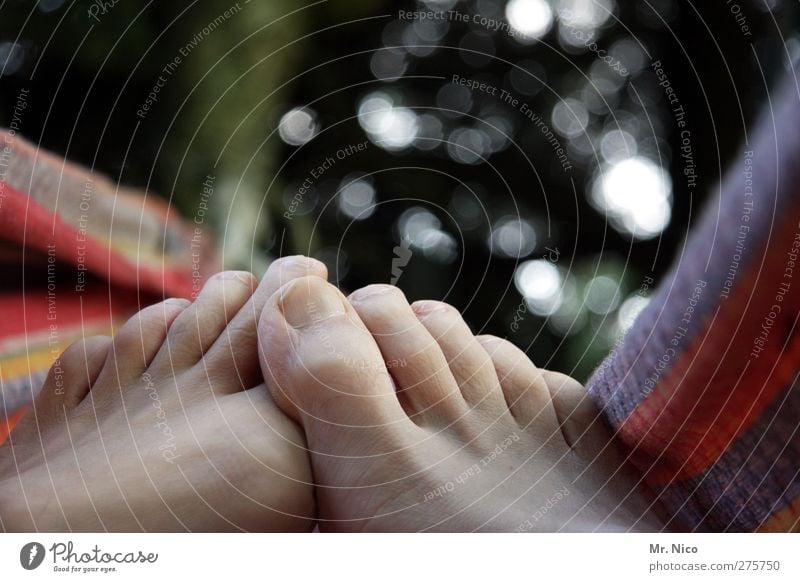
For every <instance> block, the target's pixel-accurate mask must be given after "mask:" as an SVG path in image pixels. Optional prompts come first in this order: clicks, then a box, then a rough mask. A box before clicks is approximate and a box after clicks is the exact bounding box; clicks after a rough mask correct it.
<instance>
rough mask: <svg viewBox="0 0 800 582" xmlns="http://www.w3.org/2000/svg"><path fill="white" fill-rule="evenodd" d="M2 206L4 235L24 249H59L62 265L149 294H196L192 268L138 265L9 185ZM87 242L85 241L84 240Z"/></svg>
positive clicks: (0, 229) (1, 232) (0, 222)
mask: <svg viewBox="0 0 800 582" xmlns="http://www.w3.org/2000/svg"><path fill="white" fill-rule="evenodd" d="M5 186H6V187H5V189H4V196H3V199H2V207H0V236H1V237H3V238H5V239H7V240H10V241H12V242H16V243H18V244H20V245H22V246H26V247H29V248H35V249H38V250H41V251H43V252H47V250H48V247H49V245H52V246H55V249H56V252H57V253H58V256H59V262H67V263H71V264H72V265H78V264H80V260H79V259H80V252H81V249H80V245H83V246H84V248H83V249H82V252H83V253H84V255H83V265H84V266H85V267H86V269H87V270H88V271H90V272H92V273H94V274H96V275H99V276H103V277H105V278H106V279H107V280H109V281H114V282H115V283H116V284H118V285H126V286H129V287H131V288H142V289H144V290H145V291H147V292H150V293H156V294H161V293H162V292H163V293H164V294H166V295H172V296H177V297H190V296H191V294H192V284H191V272H190V270H189V269H188V267H187V269H182V270H175V269H169V268H164V269H163V270H160V269H155V268H152V267H150V266H147V265H143V264H141V263H139V264H135V263H133V262H131V261H129V260H128V259H126V258H125V257H124V256H122V255H121V254H120V253H118V252H117V251H115V250H113V249H111V248H109V247H108V246H107V245H105V244H103V243H101V242H99V241H97V240H96V239H94V238H92V237H90V236H86V237H84V236H83V235H82V234H81V233H80V231H78V229H76V228H74V227H73V226H71V225H69V224H67V223H65V222H64V221H62V220H61V219H60V218H59V217H58V216H54V215H53V214H52V213H51V212H49V211H47V210H46V209H45V208H43V207H42V206H41V205H40V204H38V203H37V202H36V201H34V200H32V199H31V198H30V197H28V196H26V195H24V194H22V193H20V192H19V191H17V190H15V189H13V188H11V187H10V186H9V185H8V184H6V185H5ZM83 238H85V239H86V240H85V241H83V240H82V239H83Z"/></svg>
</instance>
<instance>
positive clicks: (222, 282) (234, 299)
mask: <svg viewBox="0 0 800 582" xmlns="http://www.w3.org/2000/svg"><path fill="white" fill-rule="evenodd" d="M255 287H256V280H255V277H253V275H252V274H250V273H248V272H245V271H225V272H222V273H218V274H217V275H214V276H213V277H211V278H210V279H209V280H208V281H207V282H206V284H205V285H204V286H203V289H202V290H201V291H200V295H198V296H197V299H196V300H195V301H194V303H192V304H191V305H190V306H189V307H187V308H186V309H185V310H184V311H183V312H182V313H181V314H180V315H178V317H176V318H175V321H174V322H173V323H172V325H171V326H170V328H169V331H168V332H167V337H166V340H165V341H164V343H163V345H162V346H161V348H160V349H159V351H158V354H157V355H156V357H155V360H154V361H153V364H152V366H153V368H154V369H156V370H171V371H175V372H177V371H180V370H183V369H187V368H189V367H191V366H193V365H195V364H196V363H197V362H199V361H200V358H202V357H203V354H205V353H206V351H207V350H208V349H209V348H210V347H211V345H212V344H213V343H214V342H215V341H216V340H217V338H218V337H219V336H220V334H222V332H223V331H224V330H225V327H226V326H227V324H228V322H229V321H231V320H232V319H233V317H234V316H235V315H236V314H237V313H238V312H239V310H240V309H241V308H242V306H243V305H244V304H245V303H246V302H247V300H248V299H250V297H251V296H252V295H253V291H254V290H255Z"/></svg>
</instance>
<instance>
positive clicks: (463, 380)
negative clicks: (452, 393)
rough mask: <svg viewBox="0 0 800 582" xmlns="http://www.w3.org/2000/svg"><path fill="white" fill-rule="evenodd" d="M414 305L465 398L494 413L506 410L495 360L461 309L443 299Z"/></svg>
mask: <svg viewBox="0 0 800 582" xmlns="http://www.w3.org/2000/svg"><path fill="white" fill-rule="evenodd" d="M412 307H413V309H414V312H415V313H416V315H417V317H418V318H419V320H420V322H421V323H422V325H423V326H425V328H426V329H427V330H428V331H429V332H430V334H431V335H432V336H433V337H434V339H435V340H436V341H437V343H438V344H439V346H440V348H441V350H442V352H443V353H444V356H445V358H446V359H447V362H448V364H449V366H450V370H451V371H452V373H453V376H454V377H455V379H456V382H458V385H459V386H460V388H461V393H462V394H463V396H464V399H465V400H466V401H467V402H468V403H469V404H470V405H471V406H476V407H480V408H482V409H486V410H488V411H491V412H492V413H493V414H496V413H501V412H503V411H505V410H507V408H506V406H505V401H504V399H503V394H502V392H501V391H500V383H499V382H498V379H497V374H496V373H495V369H494V365H492V360H491V358H489V355H488V354H487V353H486V350H484V349H483V347H482V346H481V344H480V343H478V341H477V340H476V339H475V336H474V335H473V334H472V331H471V330H470V328H469V326H468V325H467V323H466V322H465V321H464V319H463V318H462V317H461V314H460V313H459V312H458V310H457V309H455V308H454V307H452V306H450V305H448V304H447V303H442V302H440V301H417V302H416V303H414V305H413V306H412Z"/></svg>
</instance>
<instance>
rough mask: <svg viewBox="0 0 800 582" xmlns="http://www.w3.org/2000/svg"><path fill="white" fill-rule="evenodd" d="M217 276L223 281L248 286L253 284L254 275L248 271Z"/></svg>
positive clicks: (226, 272)
mask: <svg viewBox="0 0 800 582" xmlns="http://www.w3.org/2000/svg"><path fill="white" fill-rule="evenodd" d="M215 276H216V277H217V278H218V279H220V280H222V281H240V282H241V283H244V284H246V285H252V283H253V275H252V274H251V273H249V272H248V271H223V272H222V273H217V275H215Z"/></svg>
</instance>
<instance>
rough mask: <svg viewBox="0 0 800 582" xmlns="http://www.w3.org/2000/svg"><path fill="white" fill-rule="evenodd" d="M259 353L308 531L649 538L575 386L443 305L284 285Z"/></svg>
mask: <svg viewBox="0 0 800 582" xmlns="http://www.w3.org/2000/svg"><path fill="white" fill-rule="evenodd" d="M259 343H260V345H262V346H268V350H266V351H265V350H261V366H262V370H263V372H264V377H265V378H266V380H267V385H268V387H269V388H270V390H271V391H272V393H273V396H274V397H275V400H276V402H277V403H278V405H279V406H280V407H281V408H282V409H284V410H285V411H286V412H287V413H288V414H290V415H291V416H293V417H294V418H296V419H297V420H298V421H299V422H301V423H302V425H303V427H304V428H305V432H306V438H307V440H308V445H309V449H310V450H311V451H312V453H311V459H312V466H313V471H314V477H315V480H316V483H317V502H318V504H319V511H320V527H321V528H322V529H327V530H351V531H352V530H382V531H386V530H400V531H423V530H445V531H490V530H494V531H595V530H617V531H619V530H622V531H628V530H657V529H660V525H659V522H658V520H657V519H656V518H655V517H654V515H653V514H652V512H651V511H650V510H649V503H648V500H647V499H646V497H645V495H644V494H643V493H642V492H640V491H639V490H638V489H637V487H636V479H635V477H634V476H633V474H632V473H631V472H629V470H628V468H627V466H626V465H625V463H624V460H623V458H622V457H621V455H620V454H619V452H618V451H617V449H616V448H615V447H614V446H613V444H612V441H611V439H610V435H609V433H608V432H607V431H606V429H605V428H604V427H603V426H602V424H601V422H600V421H599V419H598V417H597V412H596V410H595V409H594V407H593V406H592V405H591V404H590V403H589V401H588V400H587V399H585V397H584V391H583V388H582V387H581V386H580V384H578V383H577V382H575V381H573V380H571V379H570V378H568V377H566V376H563V375H560V374H555V373H550V372H543V371H541V370H539V369H537V368H536V367H535V366H534V365H533V364H532V363H531V362H530V360H529V359H528V358H527V357H526V356H525V354H524V353H522V352H521V351H520V350H518V349H517V348H515V347H514V346H513V345H512V344H510V343H508V342H506V341H504V340H501V339H498V338H492V337H478V338H476V337H474V336H473V335H472V333H471V332H470V330H469V328H468V326H467V325H466V324H465V323H464V321H463V320H462V318H461V316H460V314H459V313H458V312H457V311H456V310H455V309H454V308H452V307H450V306H448V305H446V304H444V303H439V302H432V301H425V302H418V303H415V304H414V305H413V306H410V305H409V304H408V302H407V301H406V299H405V297H404V296H403V294H402V293H401V292H400V291H399V290H398V289H396V288H394V287H390V286H386V285H374V286H370V287H366V288H364V289H362V290H359V291H357V292H355V293H354V294H353V295H351V296H350V298H349V301H348V300H347V299H345V297H343V296H342V294H341V293H340V292H339V291H338V290H337V289H336V288H335V287H333V286H331V285H329V284H328V283H327V282H325V281H323V280H322V279H320V278H314V277H308V278H303V279H297V280H295V281H293V282H291V283H289V284H287V285H285V286H284V287H283V288H282V289H281V291H280V292H279V293H277V294H275V295H274V296H273V297H272V298H271V299H270V301H269V302H268V303H267V306H266V308H265V310H264V313H263V315H262V318H261V322H260V326H259Z"/></svg>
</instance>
